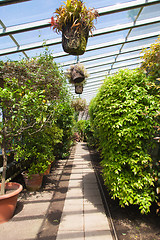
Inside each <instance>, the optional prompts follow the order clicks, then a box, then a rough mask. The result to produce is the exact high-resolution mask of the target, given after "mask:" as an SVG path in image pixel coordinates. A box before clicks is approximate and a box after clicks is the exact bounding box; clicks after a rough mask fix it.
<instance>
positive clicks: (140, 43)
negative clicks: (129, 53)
mask: <svg viewBox="0 0 160 240" xmlns="http://www.w3.org/2000/svg"><path fill="white" fill-rule="evenodd" d="M156 39H157V37H153V38H147V39H142V40H139V41H133V42H130V43H125V45H124V47H123V51H124V50H126V49H134V47H141V48H143V47H145V45H146V44H152V43H154V42H155V40H156Z"/></svg>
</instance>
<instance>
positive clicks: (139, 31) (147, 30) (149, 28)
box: [129, 23, 160, 37]
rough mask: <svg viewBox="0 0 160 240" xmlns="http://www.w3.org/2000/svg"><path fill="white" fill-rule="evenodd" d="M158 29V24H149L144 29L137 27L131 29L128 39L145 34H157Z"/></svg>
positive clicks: (159, 26) (159, 24)
mask: <svg viewBox="0 0 160 240" xmlns="http://www.w3.org/2000/svg"><path fill="white" fill-rule="evenodd" d="M159 29H160V23H155V24H150V25H147V26H144V27H138V28H134V29H132V31H131V33H130V35H129V37H134V36H139V35H143V34H147V33H152V32H158V31H159Z"/></svg>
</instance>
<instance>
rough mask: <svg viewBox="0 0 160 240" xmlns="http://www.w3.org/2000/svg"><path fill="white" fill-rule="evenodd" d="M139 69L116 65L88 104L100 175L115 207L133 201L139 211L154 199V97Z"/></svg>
mask: <svg viewBox="0 0 160 240" xmlns="http://www.w3.org/2000/svg"><path fill="white" fill-rule="evenodd" d="M150 88H151V86H150V82H149V80H148V79H147V78H146V77H145V75H144V74H143V73H142V72H141V71H139V70H134V71H131V70H120V71H119V72H118V73H117V74H115V75H113V76H110V77H108V78H106V80H105V82H104V84H103V85H102V87H101V89H100V91H99V93H98V94H97V96H96V97H95V99H94V100H93V101H92V102H91V104H90V116H91V123H92V128H93V129H94V131H95V132H96V134H97V137H98V139H99V148H100V149H101V152H102V156H103V160H102V162H101V164H102V166H103V177H104V181H105V184H106V185H107V186H108V188H109V190H110V193H111V195H112V197H113V198H118V199H119V203H120V205H121V206H125V205H129V204H135V205H139V209H140V211H141V213H147V212H149V210H150V206H151V203H152V202H153V201H154V200H155V191H154V179H153V170H152V159H151V157H150V155H149V154H148V152H149V149H150V148H151V147H153V137H154V134H155V131H156V129H155V127H154V126H156V125H157V122H156V115H157V112H158V110H159V99H158V98H157V97H156V96H154V95H153V94H152V93H153V91H150Z"/></svg>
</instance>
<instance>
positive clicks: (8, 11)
mask: <svg viewBox="0 0 160 240" xmlns="http://www.w3.org/2000/svg"><path fill="white" fill-rule="evenodd" d="M59 2H60V1H59V0H54V1H53V0H45V1H44V0H34V1H27V2H22V3H17V4H13V5H7V6H3V7H1V9H0V10H1V13H0V15H1V20H2V21H4V24H5V25H6V26H13V25H17V24H22V23H28V22H32V21H37V20H40V19H47V18H50V17H51V16H52V14H53V12H54V11H55V9H56V8H57V7H58V6H59Z"/></svg>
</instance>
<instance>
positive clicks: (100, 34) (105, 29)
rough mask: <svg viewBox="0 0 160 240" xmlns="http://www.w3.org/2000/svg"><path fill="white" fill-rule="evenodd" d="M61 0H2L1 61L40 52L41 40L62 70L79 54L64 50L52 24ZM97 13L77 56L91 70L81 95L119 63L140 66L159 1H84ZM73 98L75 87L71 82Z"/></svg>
mask: <svg viewBox="0 0 160 240" xmlns="http://www.w3.org/2000/svg"><path fill="white" fill-rule="evenodd" d="M62 2H63V1H61V0H45V1H44V0H20V1H11V0H7V1H4V0H0V60H4V61H6V60H8V59H10V60H20V59H22V58H31V57H34V56H38V55H39V54H40V53H42V52H43V51H44V47H43V45H44V43H45V44H46V45H47V46H48V48H49V50H50V51H51V53H52V54H53V56H54V59H55V61H56V62H57V63H58V64H59V65H60V66H61V68H62V69H63V70H64V71H66V69H67V68H69V66H70V65H71V64H74V63H76V62H77V57H76V56H72V55H69V54H67V53H65V52H64V51H63V49H62V46H61V35H60V34H59V35H58V34H56V33H55V32H53V31H52V29H51V28H50V24H49V22H50V18H51V16H52V15H53V12H54V11H55V10H56V8H58V7H59V6H60V4H61V3H62ZM84 2H85V4H86V6H87V8H88V7H90V8H95V9H97V10H98V12H99V15H100V16H99V18H98V19H97V23H95V26H96V29H95V30H94V31H93V36H92V37H91V36H90V37H89V40H88V44H87V49H86V52H85V53H84V54H83V55H81V56H79V61H80V62H82V63H83V64H84V66H85V68H86V69H87V71H88V73H89V74H90V76H89V78H88V80H87V84H86V85H85V86H84V90H83V94H82V95H81V97H82V98H85V99H86V100H87V102H88V103H89V101H90V100H91V99H92V97H94V96H95V95H96V92H97V90H98V88H99V87H100V86H101V84H102V83H103V81H104V79H105V76H106V75H108V74H113V73H115V72H116V71H118V70H119V69H120V68H130V69H134V68H136V67H138V66H140V63H141V59H140V56H141V50H142V48H144V47H149V46H150V44H152V43H154V42H155V40H156V39H157V37H158V36H159V35H160V0H130V1H128V0H112V1H110V0H99V1H97V0H84ZM69 88H70V89H71V92H72V93H73V96H74V97H78V95H76V94H75V93H74V91H75V90H74V86H69Z"/></svg>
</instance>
